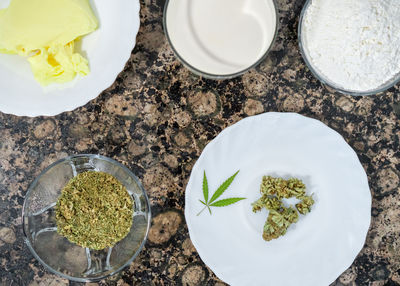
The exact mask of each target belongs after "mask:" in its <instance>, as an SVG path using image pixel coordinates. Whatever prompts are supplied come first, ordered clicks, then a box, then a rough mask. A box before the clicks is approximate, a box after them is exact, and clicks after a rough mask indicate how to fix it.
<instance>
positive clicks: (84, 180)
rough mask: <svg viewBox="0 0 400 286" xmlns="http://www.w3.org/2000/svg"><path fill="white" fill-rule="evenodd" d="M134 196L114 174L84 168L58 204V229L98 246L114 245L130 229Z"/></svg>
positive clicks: (81, 242) (72, 238)
mask: <svg viewBox="0 0 400 286" xmlns="http://www.w3.org/2000/svg"><path fill="white" fill-rule="evenodd" d="M132 220H133V200H132V198H131V196H130V195H129V193H128V192H127V190H126V188H125V187H124V186H123V185H122V184H121V183H120V182H119V181H118V180H117V179H116V178H114V177H113V176H112V175H110V174H107V173H103V172H93V171H88V172H83V173H80V174H78V175H77V176H76V177H74V178H72V179H71V180H70V181H69V182H68V184H67V185H66V186H65V187H64V189H63V190H62V192H61V196H60V197H59V198H58V201H57V204H56V222H57V232H58V233H59V234H61V235H63V236H65V237H66V238H67V239H68V240H69V241H71V242H73V243H76V244H78V245H80V246H82V247H88V248H91V249H95V250H100V249H104V248H106V247H111V246H113V245H114V244H115V243H116V242H118V241H120V240H121V239H123V238H124V237H125V236H126V235H127V234H128V233H129V231H130V228H131V226H132Z"/></svg>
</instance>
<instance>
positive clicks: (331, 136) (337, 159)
mask: <svg viewBox="0 0 400 286" xmlns="http://www.w3.org/2000/svg"><path fill="white" fill-rule="evenodd" d="M204 170H205V171H206V173H207V178H208V184H209V190H210V194H212V193H213V192H214V191H215V190H216V189H217V188H218V186H219V185H220V184H221V183H222V182H223V181H224V180H226V179H227V178H228V177H229V176H231V175H232V174H233V173H234V172H235V171H237V170H240V172H239V174H238V175H237V176H236V178H235V180H234V181H233V183H232V185H231V186H230V187H229V188H228V190H227V191H226V192H225V193H224V194H223V195H222V196H221V197H220V198H227V197H246V198H247V199H246V200H244V201H240V202H238V203H236V204H234V205H230V206H228V207H222V208H216V207H214V208H213V214H212V215H210V214H209V213H208V212H207V211H204V212H203V213H202V214H201V215H199V216H197V213H198V212H199V211H200V210H201V209H202V204H201V203H200V202H199V199H202V198H203V193H202V180H203V171H204ZM263 175H273V176H282V177H285V178H288V177H290V176H294V177H297V178H300V179H302V180H303V181H304V183H305V184H306V187H307V193H314V199H315V205H314V206H313V208H312V211H311V213H309V214H308V215H306V216H300V219H299V221H298V222H297V223H296V224H294V225H292V226H291V227H290V228H289V230H288V232H287V233H286V235H285V236H283V237H281V238H279V239H277V240H273V241H270V242H266V241H264V240H263V239H262V236H261V235H262V230H263V225H264V222H265V220H266V218H267V214H268V213H267V211H266V210H263V211H262V212H259V213H253V212H252V208H251V203H252V202H254V201H255V200H256V199H257V198H259V196H260V194H259V185H260V182H261V178H262V176H263ZM370 212H371V194H370V190H369V187H368V180H367V176H366V174H365V171H364V169H363V167H362V166H361V164H360V162H359V160H358V157H357V155H356V153H355V152H354V151H353V150H352V149H351V147H350V146H349V145H348V144H347V143H346V142H345V141H344V140H343V138H342V137H341V136H340V135H339V134H338V133H336V132H335V131H334V130H332V129H330V128H329V127H327V126H326V125H324V124H323V123H321V122H320V121H317V120H314V119H310V118H306V117H303V116H301V115H298V114H293V113H265V114H261V115H258V116H253V117H249V118H246V119H244V120H241V121H240V122H238V123H237V124H235V125H233V126H231V127H229V128H226V129H225V130H223V131H222V132H221V133H220V134H219V135H218V136H217V137H216V138H215V139H214V140H213V141H212V142H211V143H209V144H208V145H207V146H206V148H205V149H204V151H203V153H202V154H201V156H200V158H199V159H198V161H197V162H196V164H195V166H194V167H193V170H192V174H191V177H190V180H189V183H188V185H187V188H186V206H185V217H186V221H187V224H188V228H189V233H190V238H191V240H192V242H193V244H194V246H195V247H196V249H197V251H198V253H199V254H200V257H201V259H202V260H203V261H204V262H205V264H207V265H208V266H209V267H210V268H211V269H212V271H214V273H215V274H216V275H217V276H218V277H219V278H220V279H222V280H223V281H225V282H227V283H229V284H230V285H240V286H243V285H257V286H259V285H272V286H282V285H285V286H293V285H301V286H303V285H304V286H305V285H306V286H321V285H329V284H330V283H332V282H333V281H334V280H335V279H336V278H337V277H338V276H339V275H340V274H341V273H342V272H343V271H345V270H346V269H347V268H348V267H349V266H350V265H351V264H352V262H353V260H354V259H355V257H356V256H357V254H358V253H359V251H360V250H361V248H362V247H363V245H364V242H365V237H366V234H367V231H368V228H369V224H370V219H371V217H370Z"/></svg>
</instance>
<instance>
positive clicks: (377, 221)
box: [0, 0, 400, 286]
mask: <svg viewBox="0 0 400 286" xmlns="http://www.w3.org/2000/svg"><path fill="white" fill-rule="evenodd" d="M277 2H278V6H279V13H280V16H281V18H280V24H281V25H280V30H279V37H278V39H277V41H276V43H275V45H274V47H273V49H272V52H271V53H270V54H269V56H268V57H267V58H266V60H265V61H264V62H263V63H262V64H261V65H260V66H258V67H257V68H256V69H254V70H251V71H250V72H248V73H246V74H244V75H243V76H242V77H239V78H236V79H232V80H226V81H212V80H205V79H201V78H199V77H196V76H194V75H193V74H191V73H190V72H189V71H188V70H187V69H185V68H184V67H183V66H182V65H181V64H180V63H179V62H178V61H177V59H176V58H175V57H174V55H173V53H172V51H171V49H170V47H169V46H168V43H167V42H166V39H165V37H164V35H163V30H162V8H163V5H164V1H162V0H142V1H141V5H142V10H141V20H142V26H141V28H140V32H139V34H138V37H137V45H136V47H135V49H134V50H133V53H132V56H131V58H130V60H129V62H128V63H127V64H126V67H125V69H124V71H123V72H122V73H121V74H120V75H119V77H118V78H117V80H116V82H115V83H114V85H113V86H111V87H110V88H109V89H107V90H106V91H104V92H103V93H102V94H101V95H100V96H99V97H98V98H97V99H95V100H93V101H91V102H90V103H88V104H87V105H85V106H84V107H81V108H78V109H76V110H74V111H72V112H67V113H63V114H60V115H58V116H55V117H49V118H47V117H38V118H23V117H16V116H12V115H7V114H2V113H0V286H9V285H32V286H33V285H35V286H36V285H40V286H44V285H52V286H55V285H78V284H79V283H73V282H68V281H67V280H65V279H62V278H59V277H57V276H55V275H52V274H50V273H49V272H47V271H45V270H44V268H43V267H42V266H41V265H40V264H39V263H38V261H37V260H36V259H34V258H33V256H32V255H31V254H30V252H29V250H28V249H27V247H26V246H25V245H24V243H23V239H22V229H21V208H22V204H23V200H24V195H25V193H26V190H27V188H28V185H29V184H30V183H31V182H32V181H33V180H34V178H35V177H36V176H37V175H38V174H39V173H40V171H42V170H43V169H44V168H45V167H46V166H48V165H49V164H50V163H52V162H54V161H56V160H57V159H60V158H63V157H65V156H67V155H72V154H77V153H99V154H102V155H105V156H109V157H112V158H114V159H116V160H118V161H120V162H122V163H123V164H124V165H126V166H128V167H129V168H130V169H131V170H132V171H134V172H135V173H136V174H137V175H138V177H139V178H140V179H141V181H142V182H143V184H144V187H145V188H146V189H147V191H148V194H149V196H150V200H151V205H152V210H153V214H154V219H153V222H152V227H151V230H150V234H149V240H148V242H147V244H146V247H145V249H144V251H143V252H142V253H141V254H140V256H139V257H138V258H137V259H136V260H135V261H134V262H133V263H132V264H131V265H130V266H129V267H128V268H126V269H125V270H124V271H123V272H121V273H120V274H118V275H116V276H114V277H111V278H108V279H107V280H105V281H101V282H100V283H99V284H100V285H120V286H122V285H124V286H125V285H175V284H179V285H224V283H223V282H221V281H219V280H218V278H217V277H216V276H215V275H214V274H213V273H212V271H211V270H210V269H208V268H207V267H206V266H205V265H204V264H203V263H202V261H201V260H200V258H199V256H198V254H197V253H196V250H195V249H194V247H193V245H192V244H191V241H190V239H189V235H188V230H187V227H186V225H185V220H184V217H183V210H184V191H185V186H186V183H187V182H188V179H189V175H190V171H191V168H192V166H193V164H194V162H195V161H196V159H197V158H198V157H199V155H200V153H201V151H202V149H203V148H204V146H205V145H206V144H207V143H208V142H209V141H210V140H212V139H213V138H214V137H215V136H216V135H217V134H218V133H219V132H220V131H221V130H223V129H224V128H226V127H227V126H229V125H232V124H233V123H235V122H237V121H239V120H240V119H242V118H244V117H246V116H250V115H254V114H258V113H262V112H267V111H280V112H289V111H290V112H298V113H300V114H303V115H305V116H309V117H312V118H316V119H319V120H321V121H322V122H324V123H325V124H327V125H328V126H330V127H331V128H333V129H335V130H336V131H338V132H339V133H340V134H342V136H343V137H344V138H345V140H346V141H347V142H348V143H349V144H350V145H351V146H352V147H353V148H354V149H355V150H356V152H357V154H358V156H359V159H360V161H361V162H362V164H363V166H364V168H365V170H366V172H367V173H368V178H369V183H370V187H371V193H372V198H373V203H372V212H371V214H372V223H371V227H370V231H369V233H368V236H367V240H366V244H365V247H364V248H363V250H362V251H361V253H360V254H359V255H358V257H357V258H356V260H355V261H354V263H353V265H352V266H351V267H350V268H349V269H348V270H347V271H346V272H345V273H343V274H342V275H341V276H340V277H339V278H338V279H337V280H336V282H334V283H333V284H332V285H335V286H339V285H340V286H342V285H370V286H379V285H400V193H399V180H400V171H399V170H400V151H399V149H400V146H399V142H400V127H399V126H400V91H399V86H396V87H394V88H391V89H389V90H388V91H387V92H385V93H383V94H379V95H376V96H372V97H363V98H354V97H351V96H346V95H340V94H336V93H334V92H333V91H332V90H329V89H327V88H325V87H323V86H322V85H321V84H320V83H319V82H318V81H317V80H316V79H315V78H313V76H312V74H311V73H310V71H309V70H308V69H307V68H306V67H305V64H304V62H303V61H302V58H301V55H300V53H299V49H298V46H297V26H298V18H299V14H300V11H301V8H302V6H303V4H304V0H279V1H277ZM0 92H2V91H1V89H0ZM79 285H80V284H79ZM88 285H97V284H96V283H88Z"/></svg>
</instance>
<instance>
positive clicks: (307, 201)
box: [296, 196, 314, 215]
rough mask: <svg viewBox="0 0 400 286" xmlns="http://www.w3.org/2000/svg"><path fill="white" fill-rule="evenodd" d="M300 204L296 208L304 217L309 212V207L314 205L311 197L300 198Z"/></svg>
mask: <svg viewBox="0 0 400 286" xmlns="http://www.w3.org/2000/svg"><path fill="white" fill-rule="evenodd" d="M300 199H301V202H300V203H298V204H296V208H297V210H298V211H299V213H301V214H302V215H305V214H307V213H309V212H310V211H311V206H312V205H313V204H314V199H313V198H312V196H303V197H301V198H300Z"/></svg>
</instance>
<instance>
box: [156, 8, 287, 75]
mask: <svg viewBox="0 0 400 286" xmlns="http://www.w3.org/2000/svg"><path fill="white" fill-rule="evenodd" d="M169 3H170V0H166V1H165V5H164V12H163V28H164V33H165V36H166V38H167V40H168V43H169V45H170V47H171V49H172V51H173V52H174V54H175V56H176V57H177V58H178V60H179V61H180V62H181V63H182V64H183V65H184V66H185V67H186V68H187V69H188V70H190V71H191V72H192V73H194V74H196V75H198V76H201V77H204V78H207V79H213V80H224V79H231V78H235V77H238V76H240V75H242V74H244V73H246V72H247V71H249V70H250V69H252V68H254V67H256V66H258V65H259V64H260V63H261V62H262V61H264V60H265V58H266V57H267V55H268V53H269V52H270V50H271V48H272V46H273V45H274V43H275V40H276V38H277V36H278V30H279V13H278V9H277V4H276V0H272V3H273V6H274V10H275V22H276V23H275V31H274V35H273V37H272V41H271V43H270V45H269V47H268V48H267V50H266V51H265V52H264V53H263V55H262V56H261V57H260V58H259V59H258V60H256V61H255V62H254V63H253V64H252V65H249V66H248V67H246V68H244V69H242V70H240V71H238V72H235V73H232V74H212V73H207V72H205V71H202V70H200V69H198V68H196V67H194V66H193V65H191V64H190V63H189V62H188V61H186V60H185V59H184V58H183V57H182V56H181V55H180V54H179V52H178V51H177V49H176V48H175V46H174V44H173V43H172V40H171V37H170V35H169V32H168V26H167V10H168V5H169Z"/></svg>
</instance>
